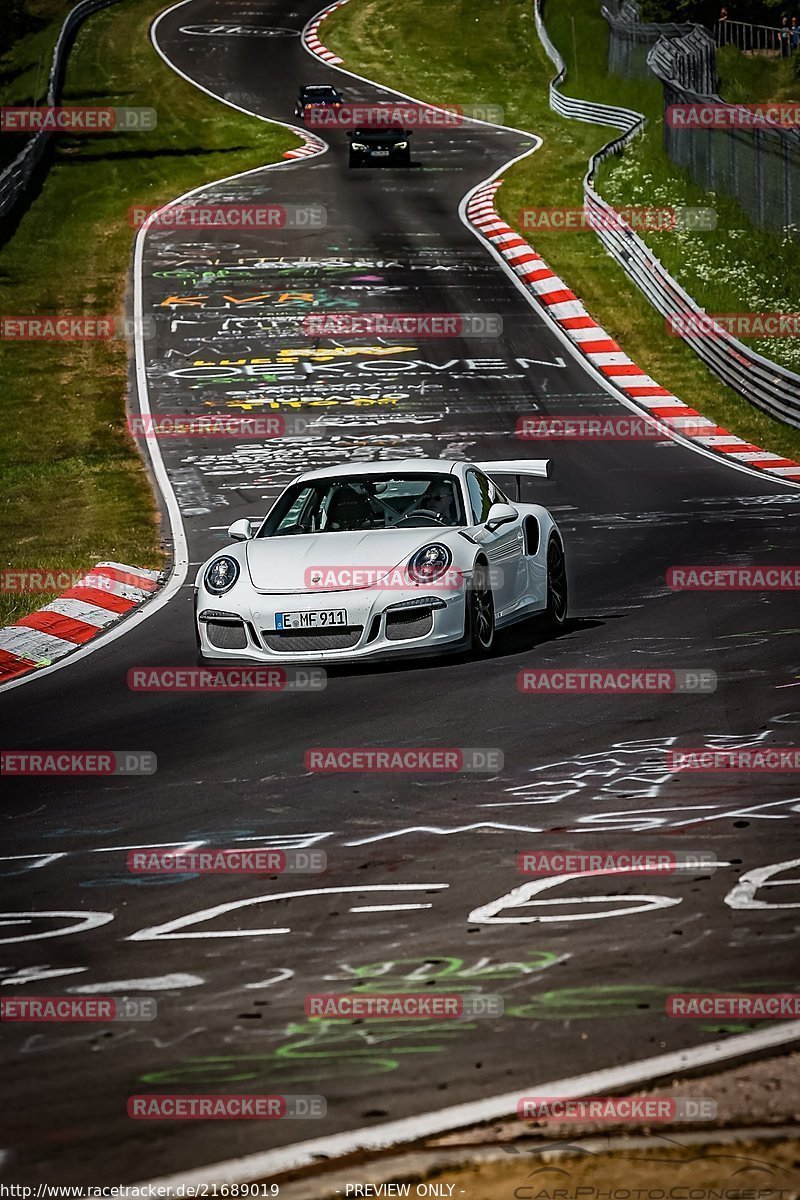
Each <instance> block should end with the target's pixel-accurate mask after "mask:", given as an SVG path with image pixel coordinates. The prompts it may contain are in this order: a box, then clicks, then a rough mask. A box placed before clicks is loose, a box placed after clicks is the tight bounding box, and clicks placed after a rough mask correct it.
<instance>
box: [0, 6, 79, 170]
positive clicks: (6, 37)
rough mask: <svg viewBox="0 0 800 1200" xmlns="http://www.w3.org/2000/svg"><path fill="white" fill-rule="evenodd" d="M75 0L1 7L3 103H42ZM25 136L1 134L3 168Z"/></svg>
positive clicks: (0, 101)
mask: <svg viewBox="0 0 800 1200" xmlns="http://www.w3.org/2000/svg"><path fill="white" fill-rule="evenodd" d="M75 3H76V0H27V2H26V3H25V4H24V5H23V4H22V3H21V2H20V0H16V2H15V0H3V5H4V6H5V5H6V4H7V5H8V7H7V8H5V7H2V8H0V47H2V48H3V50H2V53H1V54H0V105H4V106H5V105H14V104H42V103H44V100H45V98H46V96H47V79H48V76H49V73H50V63H51V61H52V58H53V49H54V47H55V44H56V42H57V41H58V34H59V31H60V29H61V25H62V23H63V21H64V17H65V16H66V15H67V13H68V12H69V10H70V9H71V8H74V7H75ZM24 144H25V138H24V137H22V136H18V135H14V134H4V135H3V136H2V137H0V170H2V168H3V167H4V166H5V165H6V163H9V162H11V160H12V159H13V158H15V157H16V156H17V154H18V153H19V152H20V150H21V149H22V147H23V146H24Z"/></svg>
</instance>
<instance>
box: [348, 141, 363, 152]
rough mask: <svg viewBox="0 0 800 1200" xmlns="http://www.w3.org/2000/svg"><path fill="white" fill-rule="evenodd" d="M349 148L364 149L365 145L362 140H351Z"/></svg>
mask: <svg viewBox="0 0 800 1200" xmlns="http://www.w3.org/2000/svg"><path fill="white" fill-rule="evenodd" d="M350 148H351V149H352V150H366V148H367V147H366V146H365V145H364V143H363V142H351V143H350Z"/></svg>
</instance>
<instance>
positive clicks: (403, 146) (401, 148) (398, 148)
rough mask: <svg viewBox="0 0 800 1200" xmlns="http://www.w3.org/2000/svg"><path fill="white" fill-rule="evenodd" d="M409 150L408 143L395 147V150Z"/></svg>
mask: <svg viewBox="0 0 800 1200" xmlns="http://www.w3.org/2000/svg"><path fill="white" fill-rule="evenodd" d="M407 149H408V142H398V143H397V145H396V146H395V150H407Z"/></svg>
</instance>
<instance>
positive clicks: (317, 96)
mask: <svg viewBox="0 0 800 1200" xmlns="http://www.w3.org/2000/svg"><path fill="white" fill-rule="evenodd" d="M338 95H339V93H338V92H337V91H336V90H335V89H334V88H332V87H307V88H303V96H304V97H305V98H306V100H336V99H338Z"/></svg>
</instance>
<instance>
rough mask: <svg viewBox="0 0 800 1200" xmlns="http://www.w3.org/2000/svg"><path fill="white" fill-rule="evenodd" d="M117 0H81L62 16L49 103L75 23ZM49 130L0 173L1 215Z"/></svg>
mask: <svg viewBox="0 0 800 1200" xmlns="http://www.w3.org/2000/svg"><path fill="white" fill-rule="evenodd" d="M117 3H119V0H81V2H80V4H76V6H75V8H73V9H72V10H71V11H70V12H68V13H67V15H66V17H65V18H64V23H63V25H62V26H61V31H60V32H59V35H58V41H57V42H56V44H55V47H54V49H53V58H52V61H51V64H50V75H49V77H48V82H47V100H46V103H47V105H48V107H54V106H55V105H57V104H58V102H59V99H60V96H61V88H62V86H63V83H64V72H65V69H66V62H67V56H68V55H69V49H70V46H71V45H72V40H73V37H74V34H75V31H76V30H77V28H78V26H79V25H80V24H81V23H82V22H83V21H85V20H86V18H87V17H88V16H90V15H91V14H92V13H95V12H98V11H99V10H100V9H101V8H107V7H108V6H109V5H110V4H117ZM51 136H52V134H51V132H50V131H49V130H40V131H39V132H38V133H36V134H34V136H33V137H32V138H30V139H29V140H28V141H27V142H26V143H25V145H24V146H23V148H22V150H21V151H20V152H19V154H18V155H17V157H16V158H15V159H14V161H13V162H11V163H9V165H8V166H7V167H6V168H5V170H4V171H3V172H2V174H0V217H3V216H5V215H6V213H8V212H10V211H11V209H12V208H14V206H15V205H16V203H17V201H18V200H19V199H20V197H21V196H22V194H23V192H24V191H25V189H26V188H27V186H28V184H29V183H30V180H31V177H32V176H33V173H34V171H35V169H36V167H37V166H38V164H39V163H40V162H41V160H42V157H43V156H44V152H45V150H46V149H47V145H48V142H49V141H50V138H51Z"/></svg>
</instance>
